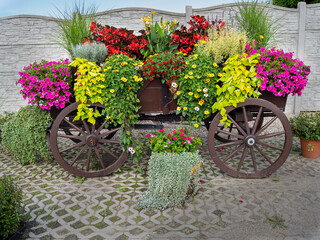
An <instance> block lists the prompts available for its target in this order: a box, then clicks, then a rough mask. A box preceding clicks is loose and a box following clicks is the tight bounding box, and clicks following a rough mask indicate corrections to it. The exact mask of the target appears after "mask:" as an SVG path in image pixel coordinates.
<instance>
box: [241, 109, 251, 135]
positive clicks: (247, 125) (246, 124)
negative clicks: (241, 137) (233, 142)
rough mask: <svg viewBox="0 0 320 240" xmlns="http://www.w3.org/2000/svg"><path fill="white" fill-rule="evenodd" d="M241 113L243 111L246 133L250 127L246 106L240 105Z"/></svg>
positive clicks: (248, 132)
mask: <svg viewBox="0 0 320 240" xmlns="http://www.w3.org/2000/svg"><path fill="white" fill-rule="evenodd" d="M242 113H243V116H244V125H245V127H246V133H247V135H248V134H250V128H249V123H248V115H247V111H246V107H245V106H243V107H242Z"/></svg>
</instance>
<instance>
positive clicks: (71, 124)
mask: <svg viewBox="0 0 320 240" xmlns="http://www.w3.org/2000/svg"><path fill="white" fill-rule="evenodd" d="M63 121H65V122H66V123H68V124H69V125H70V126H71V127H73V128H75V129H76V130H78V131H79V132H80V133H81V134H83V135H86V134H85V133H84V131H82V130H81V129H80V128H78V127H77V126H76V125H75V124H73V123H72V122H70V121H69V120H68V119H66V118H64V119H63Z"/></svg>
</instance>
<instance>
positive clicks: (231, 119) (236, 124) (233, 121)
mask: <svg viewBox="0 0 320 240" xmlns="http://www.w3.org/2000/svg"><path fill="white" fill-rule="evenodd" d="M227 117H228V118H229V120H230V121H231V122H232V123H233V124H234V125H235V126H236V128H237V129H238V131H239V132H241V134H242V135H243V136H246V135H247V134H246V133H245V132H244V131H243V129H242V127H240V126H239V124H238V123H237V122H236V121H235V120H233V118H232V117H231V116H230V115H229V114H227Z"/></svg>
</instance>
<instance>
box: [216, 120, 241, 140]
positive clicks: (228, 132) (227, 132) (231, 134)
mask: <svg viewBox="0 0 320 240" xmlns="http://www.w3.org/2000/svg"><path fill="white" fill-rule="evenodd" d="M232 125H233V124H232ZM230 129H231V128H230ZM217 132H221V133H224V134H226V135H228V139H230V136H232V137H235V138H238V139H239V138H240V139H244V136H242V135H239V134H235V133H232V132H231V130H229V131H225V130H222V129H218V130H217Z"/></svg>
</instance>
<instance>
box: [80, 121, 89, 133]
mask: <svg viewBox="0 0 320 240" xmlns="http://www.w3.org/2000/svg"><path fill="white" fill-rule="evenodd" d="M82 124H83V126H84V129H85V130H86V132H87V133H90V130H89V127H88V124H87V122H86V121H85V120H82Z"/></svg>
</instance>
